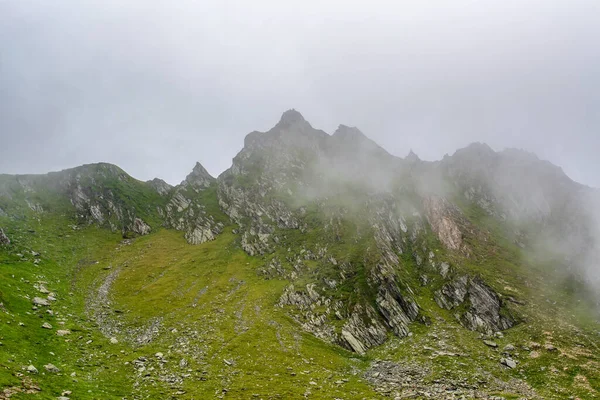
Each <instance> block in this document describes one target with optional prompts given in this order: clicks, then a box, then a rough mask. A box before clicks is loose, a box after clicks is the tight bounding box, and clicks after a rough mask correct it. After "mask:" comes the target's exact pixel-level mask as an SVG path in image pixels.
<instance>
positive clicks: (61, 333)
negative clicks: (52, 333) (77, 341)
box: [56, 329, 71, 336]
mask: <svg viewBox="0 0 600 400" xmlns="http://www.w3.org/2000/svg"><path fill="white" fill-rule="evenodd" d="M56 334H57V335H58V336H67V335H70V334H71V331H70V330H68V329H59V330H57V331H56Z"/></svg>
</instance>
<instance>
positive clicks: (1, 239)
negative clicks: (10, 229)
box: [0, 228, 10, 246]
mask: <svg viewBox="0 0 600 400" xmlns="http://www.w3.org/2000/svg"><path fill="white" fill-rule="evenodd" d="M9 244H10V239H9V238H8V236H6V234H5V233H4V231H3V230H2V228H0V245H4V246H7V245H9Z"/></svg>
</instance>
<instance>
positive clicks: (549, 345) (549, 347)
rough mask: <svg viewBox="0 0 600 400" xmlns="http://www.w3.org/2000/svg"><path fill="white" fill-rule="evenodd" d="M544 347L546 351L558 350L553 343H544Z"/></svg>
mask: <svg viewBox="0 0 600 400" xmlns="http://www.w3.org/2000/svg"><path fill="white" fill-rule="evenodd" d="M544 349H545V350H546V351H556V350H557V348H556V347H555V346H554V345H553V344H551V343H546V344H545V345H544Z"/></svg>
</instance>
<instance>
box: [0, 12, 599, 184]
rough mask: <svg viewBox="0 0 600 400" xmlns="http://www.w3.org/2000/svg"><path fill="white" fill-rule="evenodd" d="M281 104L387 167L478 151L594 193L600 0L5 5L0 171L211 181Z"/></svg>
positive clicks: (0, 25)
mask: <svg viewBox="0 0 600 400" xmlns="http://www.w3.org/2000/svg"><path fill="white" fill-rule="evenodd" d="M289 108H295V109H297V110H298V111H300V112H301V113H302V114H303V115H304V117H305V118H306V119H307V120H308V121H310V122H311V124H312V125H313V126H314V127H317V128H320V129H323V130H325V131H327V132H329V133H333V131H334V130H335V129H336V127H337V125H338V124H341V123H343V124H346V125H351V126H357V127H359V128H360V129H361V130H362V131H363V132H364V133H365V134H366V135H367V136H369V137H371V138H372V139H374V140H375V141H377V142H378V143H379V144H381V145H382V146H383V147H385V148H386V149H387V150H388V151H390V152H391V153H393V154H396V155H399V156H404V155H406V154H407V153H408V151H409V150H410V149H411V148H412V149H413V150H414V151H415V152H416V153H417V154H418V155H419V156H421V158H423V159H428V160H434V159H439V158H441V157H442V156H443V155H444V154H445V153H450V154H452V153H453V152H454V151H455V150H456V149H457V148H459V147H464V146H466V145H467V144H469V143H471V142H473V141H481V142H486V143H488V144H489V145H490V146H492V147H493V148H494V149H496V150H501V149H503V148H505V147H518V148H524V149H527V150H530V151H533V152H535V153H536V154H538V156H540V157H541V158H544V159H548V160H550V161H552V162H554V163H555V164H557V165H560V166H561V167H563V169H564V170H565V172H567V174H569V175H570V176H571V177H572V178H573V179H575V180H578V181H580V182H582V183H586V184H588V185H592V186H596V187H600V157H599V154H600V1H598V0H589V1H585V0H562V1H558V0H529V1H526V0H498V1H494V0H487V1H486V0H480V1H465V0H454V1H446V0H439V1H432V0H430V1H422V0H414V1H412V0H411V1H398V0H396V1H368V2H367V1H360V2H358V1H352V0H345V1H324V0H321V1H312V0H302V1H262V0H253V1H225V0H219V1H208V0H206V1H184V0H177V1H173V0H171V1H152V0H143V1H142V0H140V1H134V0H120V1H116V0H101V1H85V0H70V1H66V0H52V1H48V0H40V1H29V0H0V173H2V172H3V173H38V172H47V171H50V170H59V169H64V168H68V167H73V166H76V165H80V164H84V163H90V162H98V161H106V162H111V163H115V164H118V165H119V166H121V167H122V168H124V169H125V170H126V171H127V172H129V173H130V174H132V175H133V176H134V177H136V178H138V179H143V180H146V179H151V178H153V177H155V176H158V177H161V178H163V179H165V180H167V181H168V182H170V183H178V182H179V181H181V180H182V179H183V178H184V177H185V175H186V174H187V173H189V172H190V171H191V169H192V167H193V166H194V163H195V162H196V161H200V162H201V163H202V164H203V165H204V166H205V167H206V168H207V169H208V170H209V171H210V172H211V173H212V174H213V175H218V174H219V173H221V172H222V171H223V170H224V169H226V168H228V167H229V165H230V164H231V158H232V157H233V156H235V154H236V153H237V152H238V151H239V150H240V149H241V146H242V145H243V138H244V136H245V135H246V134H247V133H249V132H250V131H253V130H267V129H269V128H270V127H272V126H273V125H274V124H275V123H276V122H277V121H278V119H279V117H280V115H281V113H282V112H283V111H285V110H286V109H289Z"/></svg>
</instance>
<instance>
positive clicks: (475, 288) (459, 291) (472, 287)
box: [435, 275, 516, 333]
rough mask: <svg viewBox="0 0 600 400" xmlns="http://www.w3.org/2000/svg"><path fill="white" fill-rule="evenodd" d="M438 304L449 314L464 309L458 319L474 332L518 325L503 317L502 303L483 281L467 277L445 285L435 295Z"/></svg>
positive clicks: (493, 330)
mask: <svg viewBox="0 0 600 400" xmlns="http://www.w3.org/2000/svg"><path fill="white" fill-rule="evenodd" d="M435 301H436V303H437V304H438V305H439V306H440V307H442V308H445V309H447V310H454V309H458V308H462V309H463V310H462V311H459V312H458V313H457V314H456V317H457V319H458V320H459V321H460V323H461V324H462V325H463V326H464V327H465V328H468V329H470V330H473V331H480V332H484V333H488V332H497V331H502V330H505V329H508V328H511V327H512V326H514V325H515V323H516V322H515V320H514V319H513V317H512V316H510V315H503V314H501V308H502V300H501V299H500V297H499V296H498V294H496V292H494V291H493V290H492V289H491V288H490V287H489V286H487V285H486V284H485V283H484V282H483V280H481V279H480V278H472V277H469V276H466V275H464V276H461V277H459V278H457V279H455V280H454V281H452V282H450V283H447V284H445V285H444V286H443V287H442V288H441V289H440V290H438V291H437V292H436V293H435ZM463 305H464V307H461V306H463Z"/></svg>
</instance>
